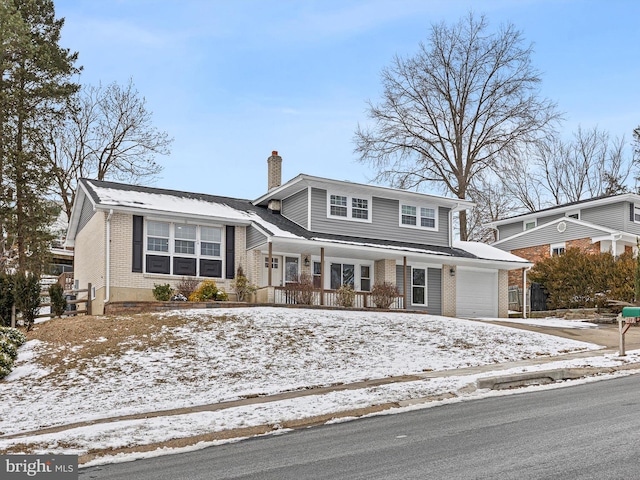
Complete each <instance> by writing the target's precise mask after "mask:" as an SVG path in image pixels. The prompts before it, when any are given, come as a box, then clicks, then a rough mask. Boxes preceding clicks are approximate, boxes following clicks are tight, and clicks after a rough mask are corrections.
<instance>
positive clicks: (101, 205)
mask: <svg viewBox="0 0 640 480" xmlns="http://www.w3.org/2000/svg"><path fill="white" fill-rule="evenodd" d="M79 192H82V194H83V195H85V197H86V198H88V199H90V201H91V203H92V204H93V208H94V209H96V210H103V211H109V210H114V211H119V212H129V213H131V214H136V215H145V216H151V217H153V216H154V215H157V216H164V217H167V216H169V217H176V218H184V217H188V218H193V219H200V220H207V221H216V222H221V223H224V224H227V225H245V226H248V225H253V226H255V227H256V228H258V229H259V230H261V231H263V232H264V233H265V234H266V235H267V236H270V237H272V238H273V239H285V240H293V241H296V240H298V241H300V242H305V241H307V242H308V241H312V242H318V243H322V244H327V245H336V246H338V245H340V246H353V247H359V248H362V249H380V248H383V249H386V250H389V251H393V252H396V253H398V254H401V253H402V252H405V253H410V254H417V255H429V256H444V257H449V258H451V259H458V260H470V261H473V260H480V261H490V262H504V263H505V265H506V264H510V265H511V267H512V268H516V267H517V266H518V265H521V266H527V265H529V262H527V261H526V260H524V259H522V258H520V257H516V256H515V255H511V254H508V253H506V252H503V251H502V250H499V249H497V248H495V247H492V246H490V245H486V244H480V245H476V244H475V242H457V243H456V244H455V245H453V246H452V247H449V246H439V245H428V244H417V243H409V242H402V241H392V240H384V239H377V238H362V237H353V236H347V235H338V234H329V233H320V232H313V231H308V230H306V229H304V228H303V227H301V226H300V225H298V224H296V223H294V222H292V221H290V220H288V219H287V218H285V217H283V216H282V215H281V214H280V213H277V212H273V211H271V210H269V209H268V208H267V207H266V206H264V204H256V203H255V202H252V201H250V200H247V199H240V198H232V197H222V196H216V195H208V194H203V193H193V192H183V191H179V190H167V189H161V188H155V187H145V186H139V185H128V184H122V183H116V182H107V181H100V180H88V179H82V180H80V188H79ZM82 194H81V195H78V197H79V198H80V197H82ZM79 198H77V199H76V201H77V202H79V201H81V200H79ZM260 203H261V202H260ZM78 207H79V206H78V205H76V206H75V207H74V212H75V211H76V210H81V208H78ZM78 215H79V213H76V218H72V222H71V225H70V229H69V235H68V238H70V239H71V241H73V240H74V236H75V234H76V229H77V226H78V221H79V218H78ZM74 222H75V223H74Z"/></svg>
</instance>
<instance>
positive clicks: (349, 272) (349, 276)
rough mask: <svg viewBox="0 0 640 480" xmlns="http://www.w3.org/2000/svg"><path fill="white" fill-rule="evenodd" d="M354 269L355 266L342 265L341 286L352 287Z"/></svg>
mask: <svg viewBox="0 0 640 480" xmlns="http://www.w3.org/2000/svg"><path fill="white" fill-rule="evenodd" d="M355 271H356V267H355V265H347V264H345V265H342V284H343V285H351V286H352V287H353V285H354V275H355Z"/></svg>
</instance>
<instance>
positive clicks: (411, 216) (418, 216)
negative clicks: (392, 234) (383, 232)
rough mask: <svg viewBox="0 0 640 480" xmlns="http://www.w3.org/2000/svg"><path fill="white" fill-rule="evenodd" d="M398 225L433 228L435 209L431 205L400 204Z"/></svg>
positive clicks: (434, 226) (434, 224)
mask: <svg viewBox="0 0 640 480" xmlns="http://www.w3.org/2000/svg"><path fill="white" fill-rule="evenodd" d="M400 225H405V226H410V227H419V228H427V229H431V230H435V229H436V225H437V210H436V209H435V208H433V207H420V206H415V205H400Z"/></svg>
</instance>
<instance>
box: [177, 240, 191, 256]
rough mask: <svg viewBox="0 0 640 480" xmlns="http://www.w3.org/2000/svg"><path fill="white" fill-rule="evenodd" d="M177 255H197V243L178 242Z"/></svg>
mask: <svg viewBox="0 0 640 480" xmlns="http://www.w3.org/2000/svg"><path fill="white" fill-rule="evenodd" d="M176 253H187V254H189V255H193V254H195V253H196V242H190V241H187V240H176Z"/></svg>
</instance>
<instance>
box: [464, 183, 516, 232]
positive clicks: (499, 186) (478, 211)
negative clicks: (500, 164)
mask: <svg viewBox="0 0 640 480" xmlns="http://www.w3.org/2000/svg"><path fill="white" fill-rule="evenodd" d="M486 172H487V171H485V172H483V173H482V174H480V175H478V176H477V177H476V178H475V179H474V181H473V184H472V185H471V186H470V187H469V198H471V199H472V200H473V201H474V202H475V204H476V206H475V207H474V208H473V210H471V214H470V215H468V218H467V225H468V237H467V238H468V240H474V241H478V242H485V243H493V242H495V241H496V240H498V238H497V230H495V229H493V228H487V227H485V225H486V224H487V223H489V222H494V221H496V220H500V219H502V218H505V217H508V216H510V215H513V213H514V211H516V210H517V207H516V202H515V199H514V197H513V195H512V194H511V193H510V192H509V191H508V190H507V189H506V188H505V183H504V182H502V181H501V180H500V179H499V178H498V177H496V176H495V175H492V174H488V173H486Z"/></svg>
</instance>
